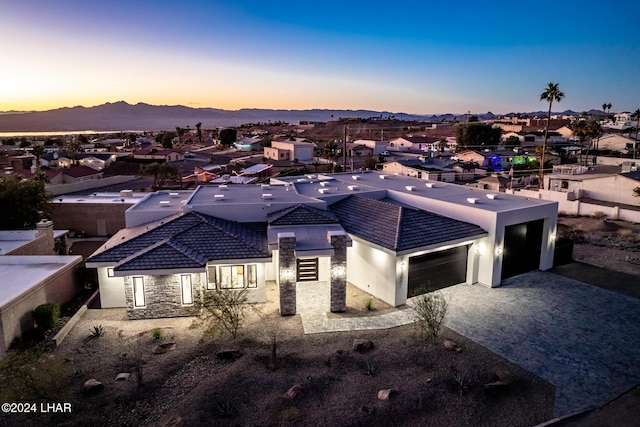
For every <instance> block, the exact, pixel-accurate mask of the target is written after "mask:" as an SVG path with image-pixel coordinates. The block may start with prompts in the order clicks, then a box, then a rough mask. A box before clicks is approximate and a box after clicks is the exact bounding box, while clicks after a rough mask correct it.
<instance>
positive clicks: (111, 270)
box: [107, 267, 116, 277]
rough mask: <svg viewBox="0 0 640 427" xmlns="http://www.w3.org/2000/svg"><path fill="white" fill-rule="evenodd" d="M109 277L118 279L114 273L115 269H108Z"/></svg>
mask: <svg viewBox="0 0 640 427" xmlns="http://www.w3.org/2000/svg"><path fill="white" fill-rule="evenodd" d="M107 277H116V273H115V272H114V271H113V267H107Z"/></svg>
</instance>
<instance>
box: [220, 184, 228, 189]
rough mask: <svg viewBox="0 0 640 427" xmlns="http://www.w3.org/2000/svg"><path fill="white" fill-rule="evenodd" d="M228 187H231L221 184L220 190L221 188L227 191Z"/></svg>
mask: <svg viewBox="0 0 640 427" xmlns="http://www.w3.org/2000/svg"><path fill="white" fill-rule="evenodd" d="M227 187H229V186H228V185H227V184H220V185H218V188H219V189H220V190H226V189H227Z"/></svg>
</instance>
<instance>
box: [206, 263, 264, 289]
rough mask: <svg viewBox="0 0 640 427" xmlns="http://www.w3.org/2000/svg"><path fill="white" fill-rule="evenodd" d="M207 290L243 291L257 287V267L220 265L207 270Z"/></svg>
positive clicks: (253, 265)
mask: <svg viewBox="0 0 640 427" xmlns="http://www.w3.org/2000/svg"><path fill="white" fill-rule="evenodd" d="M207 276H208V279H207V289H209V290H211V289H216V288H217V289H244V288H257V287H258V267H257V266H256V265H255V264H247V265H220V266H211V267H208V268H207Z"/></svg>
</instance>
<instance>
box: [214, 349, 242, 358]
mask: <svg viewBox="0 0 640 427" xmlns="http://www.w3.org/2000/svg"><path fill="white" fill-rule="evenodd" d="M240 356H242V353H241V352H240V350H220V351H219V352H217V353H216V357H217V358H218V359H220V360H236V359H239V358H240Z"/></svg>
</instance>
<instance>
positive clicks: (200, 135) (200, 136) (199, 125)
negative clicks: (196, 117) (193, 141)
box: [196, 122, 202, 145]
mask: <svg viewBox="0 0 640 427" xmlns="http://www.w3.org/2000/svg"><path fill="white" fill-rule="evenodd" d="M201 126H202V123H200V122H198V123H196V129H197V130H198V144H200V145H202V129H200V127H201Z"/></svg>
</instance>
